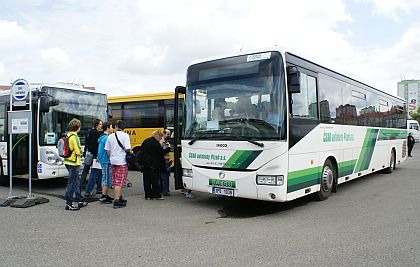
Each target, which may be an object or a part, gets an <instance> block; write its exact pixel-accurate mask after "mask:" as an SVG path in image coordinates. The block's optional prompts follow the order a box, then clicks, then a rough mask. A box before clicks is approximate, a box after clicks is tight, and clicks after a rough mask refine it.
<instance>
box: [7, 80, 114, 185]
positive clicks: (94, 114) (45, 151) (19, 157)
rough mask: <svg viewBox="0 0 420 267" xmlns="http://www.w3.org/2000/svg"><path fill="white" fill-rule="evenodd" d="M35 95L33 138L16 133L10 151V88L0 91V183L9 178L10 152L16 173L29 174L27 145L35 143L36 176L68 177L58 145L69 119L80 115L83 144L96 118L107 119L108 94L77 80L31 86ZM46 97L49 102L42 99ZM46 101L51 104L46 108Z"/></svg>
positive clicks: (33, 100)
mask: <svg viewBox="0 0 420 267" xmlns="http://www.w3.org/2000/svg"><path fill="white" fill-rule="evenodd" d="M31 93H32V94H33V97H32V112H33V114H32V116H33V121H34V123H33V124H32V133H33V134H32V140H29V138H28V136H29V135H28V134H19V135H14V136H13V151H12V153H8V152H9V151H8V150H9V135H8V129H7V123H6V122H7V110H8V109H9V99H10V91H9V92H8V91H5V92H3V93H2V94H1V95H0V124H1V126H0V156H1V161H2V168H1V177H0V184H6V183H7V182H8V180H9V178H8V177H7V175H8V173H9V172H8V168H9V167H10V166H9V163H8V162H9V158H8V156H9V155H12V157H13V158H12V162H13V166H11V167H12V168H13V176H14V177H18V178H28V177H29V162H28V158H29V157H28V155H29V151H28V147H29V142H32V144H34V146H33V153H34V155H33V156H32V162H31V163H30V164H31V166H32V170H33V171H32V178H33V179H50V178H61V177H67V176H68V172H67V169H66V168H65V166H64V164H63V162H64V159H63V158H61V157H60V156H59V155H58V151H57V148H56V145H57V142H58V140H59V138H60V137H61V136H63V135H65V134H66V133H67V132H68V122H69V121H70V120H71V119H73V118H77V119H79V120H80V121H81V130H80V132H79V136H80V140H81V145H82V147H83V146H84V143H85V136H86V134H87V132H88V131H89V130H90V129H91V128H92V122H93V120H94V119H96V118H99V119H101V120H105V119H106V117H107V98H106V95H105V94H101V93H97V92H94V91H91V90H86V89H84V88H83V87H82V86H81V85H75V84H67V83H63V84H61V83H60V84H44V85H32V86H31ZM42 97H47V98H48V99H49V100H48V101H47V102H44V101H41V98H42ZM46 103H49V104H52V105H49V108H46V107H45V105H46Z"/></svg>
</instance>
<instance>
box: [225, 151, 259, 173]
mask: <svg viewBox="0 0 420 267" xmlns="http://www.w3.org/2000/svg"><path fill="white" fill-rule="evenodd" d="M261 152H262V150H238V151H235V153H233V155H232V156H231V157H230V158H229V159H228V160H227V161H226V163H225V164H224V165H223V168H234V169H246V168H247V167H248V166H249V165H251V163H252V162H253V161H254V160H255V159H256V158H257V157H258V155H260V154H261Z"/></svg>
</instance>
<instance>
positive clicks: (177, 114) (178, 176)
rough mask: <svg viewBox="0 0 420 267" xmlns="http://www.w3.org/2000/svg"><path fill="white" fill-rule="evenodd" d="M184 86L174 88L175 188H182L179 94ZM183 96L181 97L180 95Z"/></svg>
mask: <svg viewBox="0 0 420 267" xmlns="http://www.w3.org/2000/svg"><path fill="white" fill-rule="evenodd" d="M185 91H186V88H185V87H184V86H177V87H176V88H175V103H174V104H175V107H174V122H175V124H174V178H175V190H177V189H183V188H184V185H183V183H182V166H181V131H182V122H183V118H182V114H183V112H180V111H182V105H183V102H182V101H180V99H181V96H182V95H185ZM182 98H183V97H182Z"/></svg>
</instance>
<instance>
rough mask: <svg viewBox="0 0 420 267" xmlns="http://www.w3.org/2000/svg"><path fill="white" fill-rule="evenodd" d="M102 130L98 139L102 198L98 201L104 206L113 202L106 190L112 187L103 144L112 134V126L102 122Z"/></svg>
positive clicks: (108, 163)
mask: <svg viewBox="0 0 420 267" xmlns="http://www.w3.org/2000/svg"><path fill="white" fill-rule="evenodd" d="M102 129H103V130H104V132H103V134H102V135H101V136H100V137H99V139H98V143H99V145H98V161H99V163H100V164H101V168H102V196H101V198H100V199H99V201H100V202H101V203H104V204H110V203H112V201H113V200H114V199H113V198H112V197H110V196H108V189H109V188H111V186H112V171H111V163H110V162H109V156H108V153H107V151H106V150H105V144H106V141H107V140H108V136H109V135H110V134H111V133H112V125H111V124H110V123H109V122H104V123H103V125H102Z"/></svg>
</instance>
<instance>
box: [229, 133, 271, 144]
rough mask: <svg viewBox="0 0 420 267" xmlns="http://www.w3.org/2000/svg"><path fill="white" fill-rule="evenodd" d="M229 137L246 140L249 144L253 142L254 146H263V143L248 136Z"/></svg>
mask: <svg viewBox="0 0 420 267" xmlns="http://www.w3.org/2000/svg"><path fill="white" fill-rule="evenodd" d="M229 137H230V138H232V139H235V140H241V141H247V142H249V143H251V144H254V145H256V146H259V147H264V143H260V142H257V141H254V140H252V139H250V138H246V137H243V136H236V135H229Z"/></svg>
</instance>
